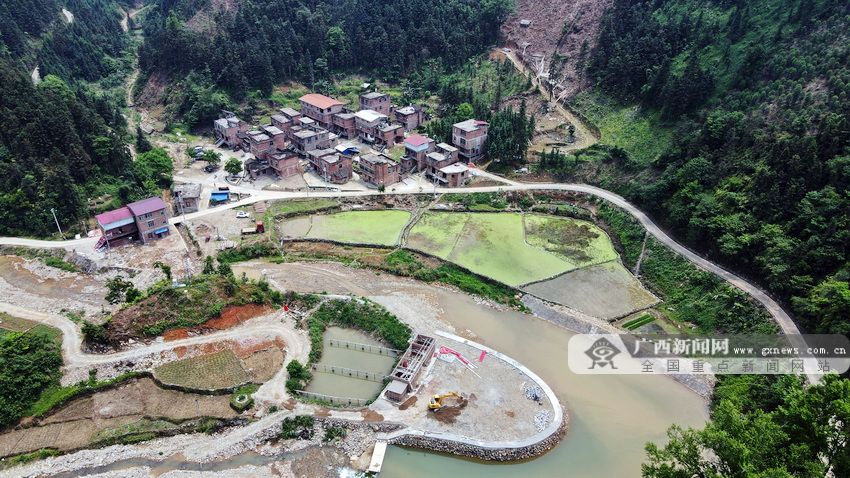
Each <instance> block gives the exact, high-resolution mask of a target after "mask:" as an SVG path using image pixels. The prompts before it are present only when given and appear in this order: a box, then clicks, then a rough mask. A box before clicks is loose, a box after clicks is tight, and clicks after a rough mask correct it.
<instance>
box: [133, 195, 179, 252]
mask: <svg viewBox="0 0 850 478" xmlns="http://www.w3.org/2000/svg"><path fill="white" fill-rule="evenodd" d="M127 208H128V209H130V211H131V212H132V213H133V218H134V220H135V221H136V227H137V228H138V229H139V239H140V240H141V241H142V243H143V244H144V243H147V242H148V241H151V240H153V239H159V238H162V237H165V236H167V235H168V234H169V228H168V211H166V209H167V206H166V205H165V201H163V200H162V198H158V197H152V198H147V199H142V200H141V201H136V202H131V203H130V204H128V205H127Z"/></svg>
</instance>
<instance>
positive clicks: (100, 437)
mask: <svg viewBox="0 0 850 478" xmlns="http://www.w3.org/2000/svg"><path fill="white" fill-rule="evenodd" d="M178 428H179V427H178V426H177V425H175V424H173V423H171V422H169V421H166V420H153V419H149V418H142V419H140V420H139V421H136V422H132V423H127V424H125V425H120V426H117V427H112V428H106V429H103V430H100V431H99V432H97V433H96V434H95V436H94V437H92V443H95V444H97V445H101V446H107V445H114V444H124V445H129V444H132V443H139V442H143V441H147V440H152V439H154V438H156V437H158V436H159V435H161V434H162V433H164V432H170V431H173V430H176V429H178Z"/></svg>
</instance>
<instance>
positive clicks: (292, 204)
mask: <svg viewBox="0 0 850 478" xmlns="http://www.w3.org/2000/svg"><path fill="white" fill-rule="evenodd" d="M336 206H339V203H338V202H337V201H335V200H333V199H307V200H304V201H273V202H271V203H269V206H268V208H267V209H266V214H267V215H271V216H272V217H281V216H282V217H289V216H295V215H298V214H306V213H311V212H315V211H321V210H324V209H329V208H333V207H336Z"/></svg>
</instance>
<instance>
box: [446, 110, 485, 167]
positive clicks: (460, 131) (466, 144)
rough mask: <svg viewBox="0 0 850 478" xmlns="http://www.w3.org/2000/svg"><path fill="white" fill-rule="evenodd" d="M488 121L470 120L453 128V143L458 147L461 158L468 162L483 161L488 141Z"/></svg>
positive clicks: (456, 124)
mask: <svg viewBox="0 0 850 478" xmlns="http://www.w3.org/2000/svg"><path fill="white" fill-rule="evenodd" d="M489 127H490V125H489V124H488V123H487V122H486V121H480V120H476V119H470V120H466V121H461V122H460V123H455V124H454V125H453V126H452V143H453V144H454V145H455V146H457V148H458V150H459V151H458V153H459V154H460V157H461V158H462V159H463V160H464V161H466V162H468V163H469V162H473V161H477V160H479V159H481V157H482V156H483V155H484V143H485V142H486V141H487V129H488V128H489Z"/></svg>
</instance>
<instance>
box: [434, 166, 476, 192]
mask: <svg viewBox="0 0 850 478" xmlns="http://www.w3.org/2000/svg"><path fill="white" fill-rule="evenodd" d="M431 177H433V178H434V179H435V180H436V181H437V183H438V185H441V186H445V187H449V188H456V187H459V186H463V185H464V184H465V183H466V181H467V180H468V179H469V166H467V165H465V164H463V163H460V162H458V163H454V164H450V165H448V166H444V167H442V168H439V169H437V170H436V172H435V173H434V174H432V175H431Z"/></svg>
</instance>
